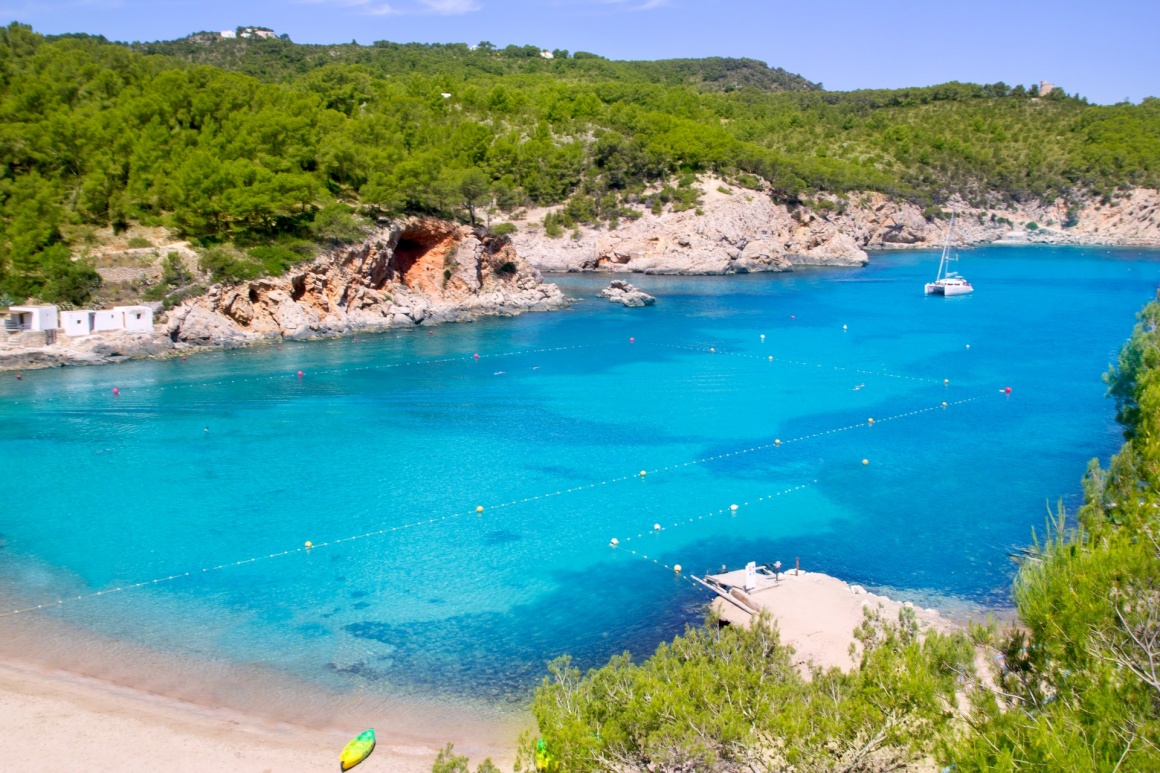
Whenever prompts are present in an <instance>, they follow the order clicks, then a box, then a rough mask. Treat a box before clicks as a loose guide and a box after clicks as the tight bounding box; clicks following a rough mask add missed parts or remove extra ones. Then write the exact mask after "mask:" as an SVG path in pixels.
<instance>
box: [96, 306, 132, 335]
mask: <svg viewBox="0 0 1160 773" xmlns="http://www.w3.org/2000/svg"><path fill="white" fill-rule="evenodd" d="M124 329H125V315H124V314H122V313H121V312H119V311H113V310H111V309H102V310H101V311H94V312H93V332H94V333H100V332H102V331H105V330H124Z"/></svg>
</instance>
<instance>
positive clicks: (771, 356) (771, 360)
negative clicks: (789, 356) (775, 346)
mask: <svg viewBox="0 0 1160 773" xmlns="http://www.w3.org/2000/svg"><path fill="white" fill-rule="evenodd" d="M769 361H770V362H773V355H772V354H771V355H769Z"/></svg>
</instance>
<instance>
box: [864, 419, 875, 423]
mask: <svg viewBox="0 0 1160 773" xmlns="http://www.w3.org/2000/svg"><path fill="white" fill-rule="evenodd" d="M866 423H867V424H873V423H874V419H866Z"/></svg>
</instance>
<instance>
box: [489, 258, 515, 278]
mask: <svg viewBox="0 0 1160 773" xmlns="http://www.w3.org/2000/svg"><path fill="white" fill-rule="evenodd" d="M517 270H518V269H517V268H516V264H515V263H513V262H512V261H510V260H508V261H504V262H503V263H501V264H500V265H498V266H496V267H495V273H497V274H499V275H500V276H514V275H515V273H516V271H517Z"/></svg>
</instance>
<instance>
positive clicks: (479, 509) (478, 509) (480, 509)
mask: <svg viewBox="0 0 1160 773" xmlns="http://www.w3.org/2000/svg"><path fill="white" fill-rule="evenodd" d="M475 512H477V513H482V512H483V505H480V506H479V507H477V508H475Z"/></svg>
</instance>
